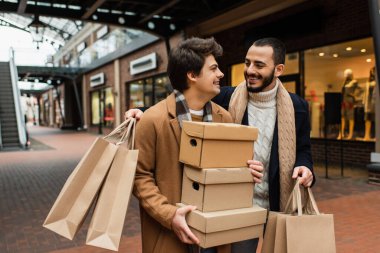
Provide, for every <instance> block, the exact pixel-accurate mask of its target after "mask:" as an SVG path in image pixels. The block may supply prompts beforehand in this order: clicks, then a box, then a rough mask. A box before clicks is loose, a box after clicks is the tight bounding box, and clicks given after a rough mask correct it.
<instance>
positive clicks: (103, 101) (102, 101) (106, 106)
mask: <svg viewBox="0 0 380 253" xmlns="http://www.w3.org/2000/svg"><path fill="white" fill-rule="evenodd" d="M114 108H115V106H114V97H113V94H112V88H105V89H102V90H97V91H93V92H92V93H91V124H92V125H98V124H99V123H102V125H103V126H106V127H107V126H109V127H113V123H114V119H115V115H114Z"/></svg>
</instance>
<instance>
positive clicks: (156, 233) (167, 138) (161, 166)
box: [134, 94, 232, 253]
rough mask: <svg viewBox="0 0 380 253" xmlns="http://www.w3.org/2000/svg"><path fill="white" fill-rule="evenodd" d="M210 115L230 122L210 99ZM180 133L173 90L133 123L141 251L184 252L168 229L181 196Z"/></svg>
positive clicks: (215, 120)
mask: <svg viewBox="0 0 380 253" xmlns="http://www.w3.org/2000/svg"><path fill="white" fill-rule="evenodd" d="M212 118H213V121H214V122H232V118H231V116H230V114H229V113H228V112H227V111H226V110H224V109H223V108H222V107H220V106H218V105H216V104H214V103H212ZM180 135H181V128H180V126H179V123H178V121H177V118H176V104H175V96H174V94H171V95H170V96H168V97H167V98H166V99H165V100H163V101H161V102H159V103H158V104H156V105H155V106H153V107H151V108H150V109H148V110H147V111H146V112H145V113H144V116H143V117H142V118H141V120H140V121H139V123H138V124H137V129H136V148H137V149H138V150H139V159H138V164H137V171H136V177H135V188H134V193H135V195H136V196H137V198H138V199H139V201H140V206H141V208H140V211H141V226H142V247H143V253H168V252H170V253H182V252H183V253H185V252H188V248H187V247H188V246H187V245H186V244H184V243H182V242H181V241H180V240H179V239H178V238H177V236H176V235H175V233H174V232H173V230H172V229H171V222H172V218H173V216H174V214H175V212H176V210H177V207H176V206H175V204H176V203H178V202H180V200H181V188H182V166H181V164H180V163H179V161H178V158H179V144H180Z"/></svg>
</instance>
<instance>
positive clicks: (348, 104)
mask: <svg viewBox="0 0 380 253" xmlns="http://www.w3.org/2000/svg"><path fill="white" fill-rule="evenodd" d="M301 2H302V3H300V4H297V5H294V6H292V7H289V8H286V9H284V10H281V11H280V12H273V13H272V14H270V15H263V16H262V17H260V18H252V20H250V21H248V22H242V23H241V22H240V23H241V24H240V25H237V26H234V27H230V28H228V29H223V27H222V25H220V26H221V28H220V29H219V30H218V27H217V26H211V25H210V24H211V23H212V20H210V21H205V22H204V23H201V24H198V25H197V26H195V27H193V28H192V29H190V30H189V31H190V33H194V34H196V33H197V31H201V35H202V36H206V37H207V36H214V37H215V38H216V40H217V41H218V42H219V43H220V44H221V45H222V46H223V48H224V52H225V54H224V57H223V58H222V59H221V61H220V62H219V64H220V66H221V69H222V71H223V72H224V73H226V76H225V78H224V81H223V82H224V84H225V85H232V86H235V85H237V84H239V83H240V82H241V81H243V80H244V75H243V70H244V57H245V53H246V51H247V50H248V48H249V47H250V45H251V44H252V42H253V41H255V40H256V39H259V38H263V37H277V38H279V39H281V40H282V41H284V42H285V44H286V46H287V50H288V53H287V55H286V67H285V73H284V75H283V76H282V77H281V78H280V79H281V81H282V82H283V83H284V85H285V87H286V88H287V89H288V90H289V91H290V92H294V93H297V94H299V95H300V96H302V97H304V98H305V99H306V100H307V101H308V102H309V106H310V123H311V137H312V148H313V156H314V158H315V160H316V161H317V162H318V161H324V160H325V150H326V149H325V147H324V146H325V145H327V146H328V147H329V149H328V159H329V160H330V161H332V162H338V161H339V160H340V158H341V157H343V159H344V161H345V162H346V163H347V164H350V165H359V166H362V165H363V164H367V163H369V161H370V153H371V152H374V150H375V141H376V140H375V126H376V124H375V101H376V99H378V96H377V95H376V93H375V92H374V91H375V90H376V88H375V87H376V83H375V78H374V70H375V53H374V43H373V37H372V34H371V25H370V20H369V6H368V2H367V1H360V0H353V1H301ZM269 10H270V8H268V11H269ZM244 11H245V10H244V8H242V9H241V16H244V15H243V12H244ZM235 15H236V16H239V14H238V13H235ZM226 16H227V17H226ZM245 18H246V17H245ZM223 19H228V15H227V14H226V15H225V16H223V15H221V16H220V17H219V20H220V21H221V22H222V21H223ZM208 22H209V23H208ZM198 35H199V34H198ZM325 117H326V118H325ZM340 127H341V128H340ZM325 138H327V144H326V141H325ZM341 146H343V148H341ZM341 152H343V155H342V156H341Z"/></svg>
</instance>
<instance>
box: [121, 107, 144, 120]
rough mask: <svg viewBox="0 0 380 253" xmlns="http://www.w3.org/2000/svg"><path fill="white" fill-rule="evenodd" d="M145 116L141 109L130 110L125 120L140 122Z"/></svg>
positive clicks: (125, 115)
mask: <svg viewBox="0 0 380 253" xmlns="http://www.w3.org/2000/svg"><path fill="white" fill-rule="evenodd" d="M143 114H144V113H143V111H141V110H140V109H129V110H128V111H126V112H125V114H124V118H125V119H128V118H136V120H139V119H141V117H142V116H143Z"/></svg>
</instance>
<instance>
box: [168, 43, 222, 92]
mask: <svg viewBox="0 0 380 253" xmlns="http://www.w3.org/2000/svg"><path fill="white" fill-rule="evenodd" d="M222 54H223V48H222V46H221V45H219V44H218V43H217V42H216V41H215V39H214V38H208V39H201V38H195V37H194V38H190V39H187V40H184V41H182V42H180V43H179V45H178V46H177V47H176V48H173V49H172V50H171V51H170V55H169V62H168V69H167V72H168V75H169V79H170V83H171V85H172V87H173V88H174V89H176V90H178V91H180V92H183V91H184V90H186V89H188V88H189V87H188V84H187V73H188V72H193V73H194V74H195V75H199V73H200V72H201V70H202V67H203V65H204V63H205V58H206V57H207V56H209V55H213V56H214V57H215V58H217V57H220V56H222Z"/></svg>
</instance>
